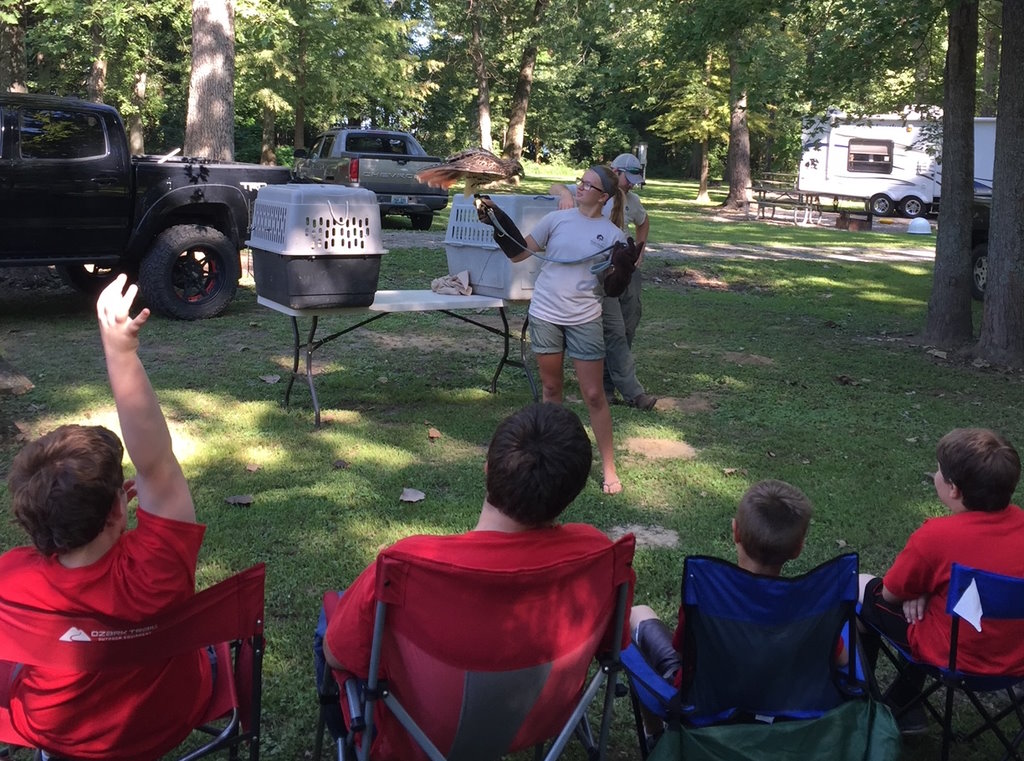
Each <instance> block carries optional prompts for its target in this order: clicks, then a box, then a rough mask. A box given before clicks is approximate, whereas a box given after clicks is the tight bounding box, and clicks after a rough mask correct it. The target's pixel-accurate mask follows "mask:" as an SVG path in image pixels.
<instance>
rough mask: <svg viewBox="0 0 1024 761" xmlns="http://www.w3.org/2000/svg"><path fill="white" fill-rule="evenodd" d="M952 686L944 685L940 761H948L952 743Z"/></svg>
mask: <svg viewBox="0 0 1024 761" xmlns="http://www.w3.org/2000/svg"><path fill="white" fill-rule="evenodd" d="M953 691H954V690H953V685H951V684H947V685H946V710H945V717H944V720H943V722H942V761H949V746H950V745H951V744H952V742H953Z"/></svg>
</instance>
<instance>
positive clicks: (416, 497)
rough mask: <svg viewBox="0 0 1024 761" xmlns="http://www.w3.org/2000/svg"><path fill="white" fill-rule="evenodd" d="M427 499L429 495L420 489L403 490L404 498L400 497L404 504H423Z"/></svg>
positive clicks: (407, 488)
mask: <svg viewBox="0 0 1024 761" xmlns="http://www.w3.org/2000/svg"><path fill="white" fill-rule="evenodd" d="M426 498H427V495H426V494H424V493H423V492H421V491H420V490H419V489H410V488H409V487H406V488H404V489H402V496H401V497H399V499H400V500H401V501H402V502H422V501H423V500H425V499H426Z"/></svg>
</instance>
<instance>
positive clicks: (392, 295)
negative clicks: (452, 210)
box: [257, 291, 539, 428]
mask: <svg viewBox="0 0 1024 761" xmlns="http://www.w3.org/2000/svg"><path fill="white" fill-rule="evenodd" d="M257 302H258V303H259V304H261V305H262V306H265V307H267V308H268V309H273V310H274V311H275V312H280V313H282V314H285V315H288V316H289V317H291V321H292V337H293V339H294V346H293V354H292V374H291V377H290V378H289V379H288V387H287V388H286V389H285V392H284V403H285V406H286V407H287V406H288V403H289V401H290V399H291V393H292V385H293V384H294V383H295V378H296V376H297V375H298V374H299V350H300V347H301V342H300V339H299V318H300V317H310V318H312V324H311V326H310V329H309V335H308V338H307V339H306V383H307V384H308V385H309V393H310V396H311V397H312V399H313V412H314V419H315V424H316V427H317V428H319V427H320V401H319V399H318V397H317V394H316V387H315V386H314V385H313V352H315V351H316V350H317V349H319V348H320V347H321V346H323V345H324V344H325V343H328V342H329V341H333V340H334V339H336V338H339V337H341V336H343V335H345V334H346V333H351V332H352V331H353V330H356V329H357V328H361V327H363V326H364V325H368V324H369V323H371V322H374V321H376V320H379V319H380V318H381V317H386V316H387V315H389V314H395V313H399V312H442V313H444V314H446V315H449V316H451V317H455V318H457V319H460V320H462V321H463V322H468V323H470V324H471V325H476V326H477V327H479V328H483V329H484V330H486V331H488V332H489V333H494V334H495V335H499V336H501V337H502V339H503V344H504V348H503V351H502V355H501V359H500V360H499V362H498V367H497V369H496V370H495V371H494V376H493V377H492V378H491V387H490V390H491V393H492V394H493V393H495V392H496V391H497V388H498V376H500V375H501V371H502V370H503V369H504V368H505V366H506V365H512V366H513V367H520V368H522V370H523V373H524V374H525V375H526V380H527V382H528V383H529V384H530V392H531V393H532V394H533V398H534V400H537V399H538V398H539V395H538V393H537V386H536V383H535V382H534V380H533V375H532V374H531V373H530V368H529V366H528V365H527V362H526V327H527V325H526V322H524V323H523V328H522V331H521V332H520V334H519V359H514V358H512V357H510V356H509V347H510V341H509V339H510V338H511V335H510V333H509V326H508V315H506V314H505V302H504V300H502V299H500V298H496V297H493V296H480V295H476V294H474V295H471V296H448V295H442V294H439V293H434V292H433V291H377V293H376V295H375V296H374V299H373V303H372V304H370V306H366V307H313V308H306V309H293V308H292V307H289V306H287V305H285V304H280V303H278V302H276V301H271V300H270V299H267V298H264V297H263V296H259V297H258V298H257ZM479 309H496V310H497V311H498V315H499V316H500V317H501V325H502V327H501V328H496V327H494V326H493V325H487V324H486V323H483V322H478V321H477V320H474V319H473V318H472V317H467V316H466V315H464V314H459V312H460V311H464V310H479ZM367 314H368V315H370V316H369V317H366V318H365V319H362V320H360V321H359V322H357V323H356V324H354V325H350V326H348V327H347V328H344V329H343V330H339V331H337V332H335V333H331V334H329V335H326V336H323V337H322V338H317V337H316V331H317V327H318V326H319V323H320V318H321V317H331V316H335V315H367Z"/></svg>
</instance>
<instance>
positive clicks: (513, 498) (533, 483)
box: [313, 402, 632, 760]
mask: <svg viewBox="0 0 1024 761" xmlns="http://www.w3.org/2000/svg"><path fill="white" fill-rule="evenodd" d="M592 461H593V448H592V446H591V443H590V439H589V437H588V436H587V432H586V429H584V427H583V424H582V423H581V422H580V419H579V418H578V417H577V416H576V413H574V412H573V411H572V410H570V409H568V408H567V407H564V406H562V405H561V404H554V403H552V402H542V403H540V404H531V405H529V406H527V407H524V408H523V409H521V410H519V411H518V412H515V413H513V414H512V415H509V416H508V417H507V418H505V419H504V420H503V421H502V422H501V423H500V424H499V425H498V428H497V430H496V431H495V432H494V435H493V437H492V438H491V442H490V445H489V446H488V448H487V459H486V464H485V467H484V474H485V479H486V491H487V493H486V496H485V498H484V502H483V506H482V507H481V510H480V516H479V518H478V519H477V523H476V526H474V527H473V528H472V529H471V530H469V531H467V532H465V533H463V534H456V535H448V536H412V537H407V538H405V539H402V540H400V541H399V542H397V543H396V544H395V545H393V547H395V548H401V549H402V550H404V551H405V552H406V553H409V554H412V555H416V556H419V557H424V558H438V557H444V558H446V559H447V560H448V561H449V562H451V563H453V564H459V563H465V564H468V565H471V566H473V567H475V568H477V569H481V570H482V569H485V568H486V569H488V570H491V571H494V572H496V573H499V574H502V573H507V572H508V571H509V570H511V569H514V568H528V567H530V566H531V564H534V563H536V562H537V561H538V560H540V561H542V562H543V563H544V564H545V565H547V566H549V567H551V568H552V569H555V568H556V567H557V565H558V561H559V560H560V559H567V560H568V559H575V558H579V557H585V556H587V555H590V554H591V553H593V552H595V551H597V550H603V549H605V548H607V547H608V546H610V545H611V540H610V539H609V538H608V537H607V536H606V535H605V534H603V533H602V532H600V531H598V530H597V529H596V528H594V527H593V526H589V525H586V524H581V523H560V522H559V521H558V518H559V516H561V514H562V513H563V512H564V511H565V509H566V508H568V507H569V505H570V504H572V501H573V500H574V499H575V498H576V496H577V495H578V494H579V493H580V491H582V490H583V487H584V485H586V482H587V478H588V477H589V475H590V468H591V463H592ZM375 577H376V566H375V564H374V563H371V564H370V565H369V566H368V567H367V568H366V570H364V571H363V572H362V573H361V574H360V575H359V576H358V577H357V578H356V579H355V581H353V582H352V584H351V586H349V587H348V589H347V590H345V593H344V595H343V596H342V597H341V598H340V600H339V602H338V606H337V608H336V609H335V611H334V613H333V614H332V616H331V620H330V623H329V624H328V623H327V621H326V618H325V614H324V611H321V613H320V621H319V624H318V626H317V631H316V634H315V635H314V646H313V650H314V661H315V666H316V678H317V685H318V686H319V687H321V688H322V686H323V684H324V676H325V669H326V667H327V666H330V667H331V668H333V669H335V670H336V671H343V672H348V673H351V674H355V675H357V676H359V677H361V678H366V676H367V674H368V673H369V664H370V648H371V644H372V639H373V629H374V614H375V608H376V600H375V597H374V584H375ZM630 591H632V590H630ZM424 604H429V602H428V601H425V602H424ZM508 604H509V607H508V610H509V614H510V615H514V614H515V600H509V601H508ZM495 647H496V648H497V650H499V651H500V649H501V643H500V642H498V643H495ZM495 657H496V658H497V657H498V656H497V655H496V656H495ZM496 662H497V661H496ZM328 726H329V728H330V729H331V732H332V734H333V735H334V736H335V737H336V738H340V737H341V736H342V735H343V734H344V732H345V727H344V724H343V720H342V719H341V718H340V717H339V716H338V714H337V711H336V710H334V707H333V706H332V710H331V712H330V714H329V718H328ZM375 728H376V729H377V730H378V734H377V737H376V739H375V740H374V744H373V750H372V752H371V756H372V757H373V758H381V759H403V760H407V759H410V758H418V757H420V755H421V754H420V753H419V752H418V751H417V750H415V749H414V746H412V745H411V743H410V740H409V738H408V735H407V733H405V732H404V731H401V730H400V727H399V726H398V724H397V721H396V720H395V718H394V716H393V715H392V714H391V713H390V712H383V711H381V712H380V713H379V715H378V723H377V725H376V727H375Z"/></svg>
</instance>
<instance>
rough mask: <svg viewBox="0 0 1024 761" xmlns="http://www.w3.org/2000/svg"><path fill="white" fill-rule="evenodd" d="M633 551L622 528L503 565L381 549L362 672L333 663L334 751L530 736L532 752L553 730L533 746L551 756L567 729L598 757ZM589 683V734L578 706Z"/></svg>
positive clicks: (469, 754)
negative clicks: (338, 732) (596, 542)
mask: <svg viewBox="0 0 1024 761" xmlns="http://www.w3.org/2000/svg"><path fill="white" fill-rule="evenodd" d="M633 550H634V538H633V536H632V535H628V536H626V537H624V538H622V539H620V540H619V541H618V542H616V543H615V544H614V545H608V546H607V547H606V548H602V549H601V550H599V551H596V552H592V553H590V554H588V555H585V556H581V557H578V558H574V559H571V560H563V561H560V562H558V563H556V564H551V563H550V561H545V559H543V558H538V559H537V561H536V562H535V563H532V564H527V565H525V566H520V567H517V568H510V569H509V570H508V571H503V572H495V571H492V570H488V571H483V570H480V569H476V568H471V567H460V566H457V565H454V564H452V563H451V562H450V561H442V560H433V559H431V560H427V559H424V558H421V557H414V556H410V555H407V554H405V553H403V552H401V551H395V548H389V549H386V550H384V551H383V552H381V554H380V555H379V556H378V558H377V563H376V591H375V596H376V600H377V608H376V619H375V623H374V630H373V644H372V651H371V655H370V666H369V670H368V677H367V675H359V676H360V677H367V678H366V679H365V681H362V680H356V679H351V678H349V679H346V677H350V676H351V675H347V674H338V675H337V676H338V679H339V682H341V683H343V684H345V690H344V692H345V694H346V695H347V698H348V699H346V700H342V701H341V704H342V710H343V711H344V713H345V714H346V723H347V726H348V727H349V728H350V730H351V731H350V732H349V733H348V736H347V738H346V741H345V742H344V743H338V747H339V755H340V756H341V757H344V758H358V759H360V761H367V760H368V759H369V758H371V756H372V758H374V759H389V760H390V759H401V761H414V760H416V759H423V758H425V757H429V758H431V759H433V760H434V761H461V760H463V759H471V760H472V761H489V760H492V759H498V758H500V757H502V756H503V755H505V754H507V753H511V752H514V751H517V750H520V749H523V748H529V747H535V748H537V749H538V757H539V755H540V754H539V751H540V749H541V748H542V747H543V745H544V744H545V743H546V742H547V741H549V740H551V739H552V738H554V741H553V744H552V745H551V747H550V749H549V750H548V753H547V755H546V756H545V758H546V759H555V758H557V757H558V756H560V755H561V753H562V751H563V749H564V748H565V746H566V744H567V743H568V742H569V740H570V739H571V737H572V735H573V734H574V733H577V734H579V735H580V736H581V739H583V741H584V743H585V745H587V746H588V750H589V751H590V753H591V758H595V759H601V758H603V757H604V751H605V748H606V745H607V739H608V730H609V727H610V721H611V711H612V701H613V699H614V693H615V686H616V683H617V678H618V670H619V667H620V666H619V660H618V651H619V649H620V647H621V645H622V644H623V642H624V641H625V640H624V636H623V635H626V636H627V637H628V633H627V631H626V628H625V618H626V611H627V610H628V606H629V603H630V601H631V597H632V587H633V579H634V577H633V571H632V560H633ZM439 555H440V553H439ZM545 563H546V564H545ZM332 597H333V598H334V599H335V601H336V599H337V597H336V594H335V593H329V594H328V595H327V597H326V598H325V601H328V602H329V601H330V598H332ZM329 614H330V611H329V610H328V615H329ZM595 658H597V659H598V669H597V671H596V673H595V674H594V676H593V677H592V678H591V679H590V680H589V683H588V680H587V677H588V672H589V669H590V666H591V664H592V663H593V662H594V659H595ZM602 686H603V687H604V688H605V695H604V708H603V712H602V719H601V726H600V731H599V736H598V738H597V740H596V742H595V741H594V738H593V737H592V736H591V735H590V731H589V724H588V723H587V720H586V711H587V709H588V707H589V706H590V704H591V703H592V702H593V701H594V700H595V698H596V697H597V695H598V693H599V692H600V690H601V688H602ZM328 708H332V706H324V707H323V708H322V710H321V719H320V722H319V725H318V728H317V736H316V748H315V751H314V761H319V754H320V750H321V746H322V741H323V734H324V727H325V710H327V709H328Z"/></svg>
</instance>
